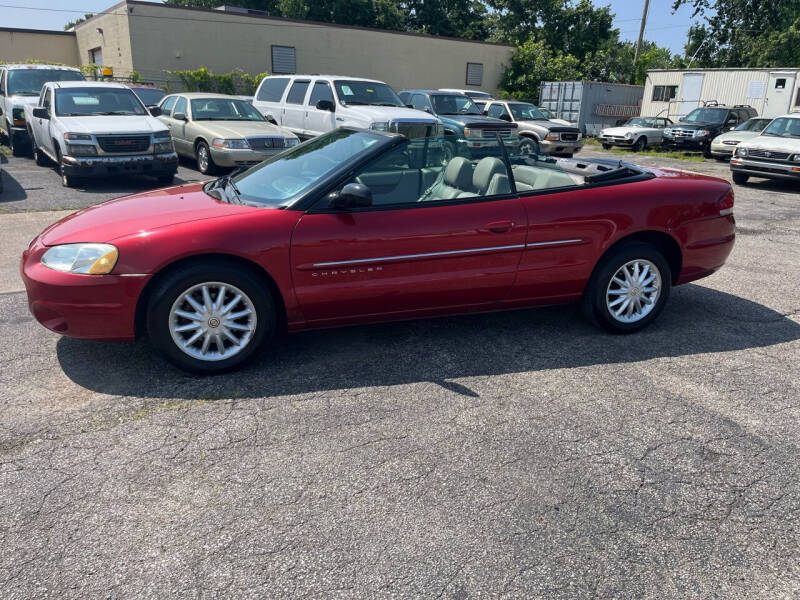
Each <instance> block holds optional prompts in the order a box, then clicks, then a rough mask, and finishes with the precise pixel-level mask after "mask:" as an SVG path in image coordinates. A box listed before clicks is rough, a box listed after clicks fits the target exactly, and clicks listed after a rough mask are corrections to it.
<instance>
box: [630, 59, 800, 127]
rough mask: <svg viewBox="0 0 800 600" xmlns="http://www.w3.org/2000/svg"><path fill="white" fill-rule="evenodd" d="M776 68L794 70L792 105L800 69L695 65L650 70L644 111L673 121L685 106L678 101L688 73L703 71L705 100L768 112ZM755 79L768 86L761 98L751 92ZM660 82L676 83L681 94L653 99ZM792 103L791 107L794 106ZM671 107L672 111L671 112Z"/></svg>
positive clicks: (645, 114)
mask: <svg viewBox="0 0 800 600" xmlns="http://www.w3.org/2000/svg"><path fill="white" fill-rule="evenodd" d="M774 72H794V73H796V74H797V76H796V77H795V84H794V89H793V90H791V93H792V107H794V102H796V98H797V88H798V86H800V69H794V68H793V69H718V70H717V69H711V70H702V69H691V70H686V71H671V70H664V71H660V70H654V71H648V72H647V80H646V81H645V87H644V99H643V101H642V115H644V116H656V115H659V114H660V115H661V116H667V115H669V118H670V119H672V120H673V121H677V120H678V118H679V116H680V115H681V114H685V112H686V111H685V110H684V109H683V107H681V105H680V103H679V102H677V101H678V100H680V99H681V97H682V95H681V92H682V84H683V75H684V73H702V74H703V85H702V89H701V96H700V99H701V100H706V101H710V100H716V101H717V102H719V103H721V104H727V105H729V106H733V105H734V104H749V105H750V106H752V107H753V108H755V109H756V111H758V114H762V113H763V112H764V99H765V97H766V94H767V91H768V90H767V86H768V84H769V75H770V73H774ZM751 82H761V83H762V84H763V86H764V94H763V95H762V96H761V97H760V98H753V97H750V96H749V95H748V91H749V89H748V88H750V85H751ZM657 85H676V86H678V94H677V97H676V98H675V101H673V102H669V103H668V102H661V101H654V100H653V88H654V87H655V86H657ZM792 107H790V108H792ZM667 111H669V112H667Z"/></svg>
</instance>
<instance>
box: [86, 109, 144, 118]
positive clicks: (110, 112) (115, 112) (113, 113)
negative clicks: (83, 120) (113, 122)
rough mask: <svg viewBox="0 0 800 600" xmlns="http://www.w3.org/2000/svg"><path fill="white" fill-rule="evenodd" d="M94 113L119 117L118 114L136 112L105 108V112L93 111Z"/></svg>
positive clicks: (132, 113)
mask: <svg viewBox="0 0 800 600" xmlns="http://www.w3.org/2000/svg"><path fill="white" fill-rule="evenodd" d="M95 114H98V115H103V116H107V117H119V116H124V115H135V114H136V113H134V112H131V111H129V110H107V111H105V112H101V113H95Z"/></svg>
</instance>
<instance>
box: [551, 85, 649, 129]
mask: <svg viewBox="0 0 800 600" xmlns="http://www.w3.org/2000/svg"><path fill="white" fill-rule="evenodd" d="M643 94H644V86H641V85H626V84H623V83H603V82H599V81H545V82H542V85H541V88H540V94H539V104H540V105H541V106H543V107H544V108H546V109H548V110H550V111H552V112H553V113H554V114H555V116H556V118H558V119H564V120H565V121H569V122H570V123H572V124H573V125H575V126H576V127H578V128H579V129H580V130H581V132H582V133H583V134H584V135H597V134H599V133H600V131H601V130H602V129H604V128H606V127H613V126H614V125H616V124H617V122H619V121H622V120H627V119H629V118H630V117H635V116H638V115H639V111H640V109H641V104H642V95H643Z"/></svg>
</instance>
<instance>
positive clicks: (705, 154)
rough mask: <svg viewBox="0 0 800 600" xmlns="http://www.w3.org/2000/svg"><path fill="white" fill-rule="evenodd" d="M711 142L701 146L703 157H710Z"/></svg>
mask: <svg viewBox="0 0 800 600" xmlns="http://www.w3.org/2000/svg"><path fill="white" fill-rule="evenodd" d="M711 157H712V154H711V144H705V145H704V146H703V158H711Z"/></svg>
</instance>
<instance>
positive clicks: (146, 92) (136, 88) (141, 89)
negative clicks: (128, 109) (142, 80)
mask: <svg viewBox="0 0 800 600" xmlns="http://www.w3.org/2000/svg"><path fill="white" fill-rule="evenodd" d="M128 87H129V88H130V89H132V90H133V93H134V94H136V95H137V96H138V97H139V100H141V101H142V104H144V105H145V106H147V107H148V108H149V107H151V106H158V105H159V104H161V100H163V99H164V96H166V95H167V93H166V92H165V91H164V90H162V89H161V88H157V87H155V86H152V85H129V86H128Z"/></svg>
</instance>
